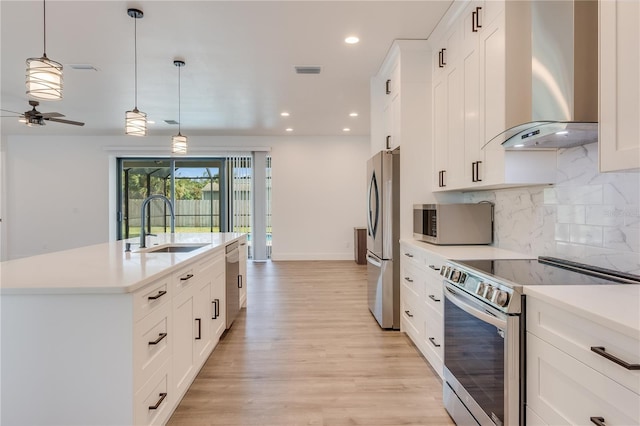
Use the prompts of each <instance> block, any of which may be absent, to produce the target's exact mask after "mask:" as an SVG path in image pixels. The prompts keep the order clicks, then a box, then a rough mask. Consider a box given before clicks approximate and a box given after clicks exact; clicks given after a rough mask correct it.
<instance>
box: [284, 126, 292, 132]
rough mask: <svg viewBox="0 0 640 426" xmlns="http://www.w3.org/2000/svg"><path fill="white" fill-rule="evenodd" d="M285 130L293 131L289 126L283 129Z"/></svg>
mask: <svg viewBox="0 0 640 426" xmlns="http://www.w3.org/2000/svg"><path fill="white" fill-rule="evenodd" d="M284 130H285V131H287V132H293V129H292V128H291V127H287V128H286V129H284Z"/></svg>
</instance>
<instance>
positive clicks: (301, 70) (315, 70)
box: [295, 67, 320, 74]
mask: <svg viewBox="0 0 640 426" xmlns="http://www.w3.org/2000/svg"><path fill="white" fill-rule="evenodd" d="M295 68H296V74H320V67H295Z"/></svg>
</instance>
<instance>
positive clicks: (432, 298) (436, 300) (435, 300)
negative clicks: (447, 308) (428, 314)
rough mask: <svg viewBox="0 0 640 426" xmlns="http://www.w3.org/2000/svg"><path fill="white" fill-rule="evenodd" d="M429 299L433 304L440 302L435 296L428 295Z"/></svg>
mask: <svg viewBox="0 0 640 426" xmlns="http://www.w3.org/2000/svg"><path fill="white" fill-rule="evenodd" d="M429 299H431V300H433V301H434V302H439V301H440V299H438V298H437V297H436V295H435V294H430V295H429Z"/></svg>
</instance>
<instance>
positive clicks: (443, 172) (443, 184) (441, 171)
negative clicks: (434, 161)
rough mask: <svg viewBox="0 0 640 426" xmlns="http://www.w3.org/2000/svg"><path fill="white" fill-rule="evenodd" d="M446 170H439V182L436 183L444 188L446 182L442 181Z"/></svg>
mask: <svg viewBox="0 0 640 426" xmlns="http://www.w3.org/2000/svg"><path fill="white" fill-rule="evenodd" d="M446 172H447V171H446V170H440V182H439V184H438V186H439V187H440V188H444V187H445V186H447V184H446V183H445V182H444V178H445V177H444V175H445V173H446Z"/></svg>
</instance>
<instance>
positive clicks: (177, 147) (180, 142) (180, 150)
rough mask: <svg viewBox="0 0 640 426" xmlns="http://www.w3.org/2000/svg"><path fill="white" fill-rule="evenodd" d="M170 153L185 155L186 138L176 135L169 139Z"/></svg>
mask: <svg viewBox="0 0 640 426" xmlns="http://www.w3.org/2000/svg"><path fill="white" fill-rule="evenodd" d="M171 152H172V153H173V154H186V153H187V137H186V136H183V135H181V134H180V133H178V134H177V135H175V136H173V137H172V138H171Z"/></svg>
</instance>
